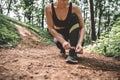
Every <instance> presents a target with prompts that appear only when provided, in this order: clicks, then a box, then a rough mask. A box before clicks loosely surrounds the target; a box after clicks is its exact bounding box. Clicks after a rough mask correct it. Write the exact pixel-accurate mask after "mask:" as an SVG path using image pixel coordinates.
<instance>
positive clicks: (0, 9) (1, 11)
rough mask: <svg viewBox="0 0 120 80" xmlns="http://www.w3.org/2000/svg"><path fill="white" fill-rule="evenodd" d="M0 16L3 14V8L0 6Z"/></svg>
mask: <svg viewBox="0 0 120 80" xmlns="http://www.w3.org/2000/svg"><path fill="white" fill-rule="evenodd" d="M0 14H3V10H2V6H1V5H0Z"/></svg>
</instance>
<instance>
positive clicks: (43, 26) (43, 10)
mask: <svg viewBox="0 0 120 80" xmlns="http://www.w3.org/2000/svg"><path fill="white" fill-rule="evenodd" d="M44 2H45V1H44V0H43V2H42V25H41V27H42V28H44V7H45V5H44Z"/></svg>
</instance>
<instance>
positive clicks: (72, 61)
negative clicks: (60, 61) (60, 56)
mask: <svg viewBox="0 0 120 80" xmlns="http://www.w3.org/2000/svg"><path fill="white" fill-rule="evenodd" d="M66 62H67V63H69V64H77V63H78V61H77V60H76V61H74V60H70V59H69V60H66Z"/></svg>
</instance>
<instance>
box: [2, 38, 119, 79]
mask: <svg viewBox="0 0 120 80" xmlns="http://www.w3.org/2000/svg"><path fill="white" fill-rule="evenodd" d="M26 38H27V37H26ZM27 40H30V39H27ZM83 52H84V53H83V54H78V56H79V63H78V64H74V65H73V64H67V63H66V62H65V59H64V58H62V57H61V56H60V55H59V50H58V49H57V48H56V46H44V45H42V44H32V45H31V46H30V45H29V43H27V44H21V45H20V46H18V47H17V48H12V49H0V80H120V61H117V60H114V59H112V58H108V57H104V56H102V55H99V54H92V53H90V52H89V51H87V50H84V51H83ZM67 54H68V53H67Z"/></svg>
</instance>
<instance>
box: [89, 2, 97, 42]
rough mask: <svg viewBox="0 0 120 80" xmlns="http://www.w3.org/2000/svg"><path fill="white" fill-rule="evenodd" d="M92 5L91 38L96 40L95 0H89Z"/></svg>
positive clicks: (90, 5)
mask: <svg viewBox="0 0 120 80" xmlns="http://www.w3.org/2000/svg"><path fill="white" fill-rule="evenodd" d="M88 2H89V7H90V19H91V39H92V40H93V41H95V40H96V30H95V21H94V4H93V0H88Z"/></svg>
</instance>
